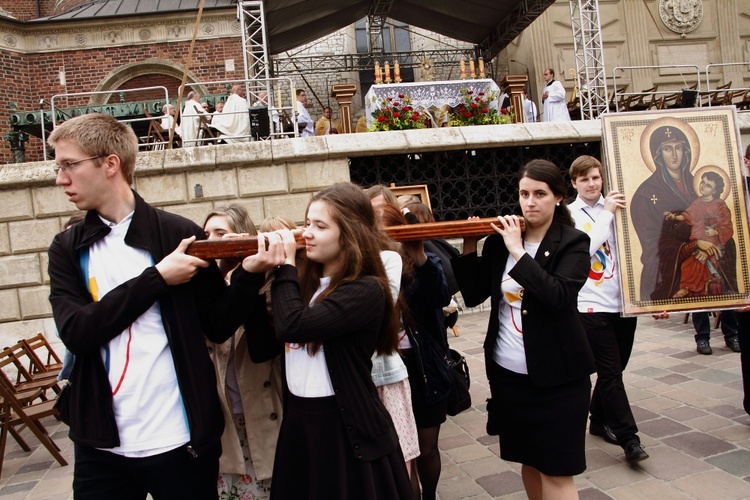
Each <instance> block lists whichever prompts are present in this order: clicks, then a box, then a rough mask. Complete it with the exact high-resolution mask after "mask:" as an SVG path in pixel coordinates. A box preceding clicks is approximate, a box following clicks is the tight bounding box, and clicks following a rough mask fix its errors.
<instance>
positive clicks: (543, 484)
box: [452, 160, 594, 499]
mask: <svg viewBox="0 0 750 500" xmlns="http://www.w3.org/2000/svg"><path fill="white" fill-rule="evenodd" d="M565 189H566V184H565V180H564V179H563V176H562V174H561V172H560V170H559V169H558V168H557V167H556V166H555V165H554V164H552V163H550V162H548V161H545V160H532V161H531V162H529V163H528V164H526V165H525V166H524V167H523V168H522V169H521V172H520V173H519V204H520V205H521V210H522V211H523V215H524V218H525V222H526V228H525V232H522V231H521V225H520V223H519V219H518V217H516V216H513V215H509V216H504V217H498V224H497V225H496V226H495V225H493V227H494V229H495V231H497V233H498V234H494V235H492V236H490V237H489V238H487V241H486V242H485V245H484V250H483V252H482V257H479V256H478V255H477V253H476V243H477V240H476V239H468V238H467V239H466V240H465V241H464V254H463V255H462V256H460V257H457V258H455V259H453V260H452V265H453V269H454V271H455V273H456V278H457V279H458V284H459V287H460V288H461V293H462V295H463V298H464V301H465V302H466V305H468V306H475V305H478V304H480V303H482V302H483V301H484V300H486V299H487V298H488V297H491V303H492V311H491V313H490V321H489V326H488V329H487V337H486V339H485V343H484V351H485V361H486V369H487V377H488V379H489V381H490V391H491V395H492V399H491V401H490V403H489V404H488V410H489V422H488V430H491V431H493V433H495V432H497V433H499V435H500V452H501V457H502V458H503V459H504V460H510V461H514V462H520V463H522V464H523V467H522V469H521V471H522V477H523V482H524V487H525V488H526V492H527V494H528V496H529V498H554V499H560V498H577V497H578V492H577V490H576V487H575V483H574V482H573V475H575V474H579V473H581V472H583V471H584V470H585V468H586V456H585V452H584V443H585V435H586V418H587V415H588V404H589V394H590V391H591V381H590V379H589V375H590V374H591V373H593V372H594V360H593V356H592V354H591V350H590V348H589V346H588V342H587V340H586V335H585V333H584V330H583V327H582V326H581V322H580V320H579V318H578V310H577V307H576V304H577V298H578V291H579V290H580V289H581V287H582V286H583V284H584V282H585V281H586V277H587V275H588V270H589V255H588V247H589V237H588V236H587V235H586V234H585V233H582V232H580V231H578V230H577V229H575V228H574V227H573V221H572V219H571V217H570V213H569V212H568V209H567V207H566V206H565V202H564V200H563V196H564V194H565Z"/></svg>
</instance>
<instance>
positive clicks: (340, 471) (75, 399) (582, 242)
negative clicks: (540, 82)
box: [49, 91, 748, 500]
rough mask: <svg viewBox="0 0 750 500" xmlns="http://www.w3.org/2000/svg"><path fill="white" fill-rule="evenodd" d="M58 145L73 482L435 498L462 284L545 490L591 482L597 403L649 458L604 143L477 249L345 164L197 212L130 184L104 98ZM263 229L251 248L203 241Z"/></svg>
mask: <svg viewBox="0 0 750 500" xmlns="http://www.w3.org/2000/svg"><path fill="white" fill-rule="evenodd" d="M233 95H237V96H238V99H244V97H242V96H241V93H240V92H239V91H238V92H237V93H236V94H233ZM195 102H196V109H197V107H198V106H199V103H198V102H197V101H195ZM300 103H301V104H302V105H304V97H303V98H302V100H301V101H300ZM228 105H229V104H228ZM168 111H169V110H168ZM327 119H328V120H329V123H328V125H327V129H328V130H332V129H334V128H335V127H334V122H333V121H332V120H331V119H330V117H328V118H327ZM49 142H50V144H51V145H52V146H53V147H54V148H55V157H56V170H57V178H56V183H57V184H58V185H60V186H61V187H62V188H63V189H64V191H65V194H66V195H67V196H68V198H69V201H70V202H72V203H73V204H75V206H76V208H78V209H79V210H82V211H85V212H86V214H85V216H84V217H83V219H82V220H81V221H80V222H77V223H74V224H72V225H71V227H70V228H68V229H66V230H65V231H64V232H62V233H60V234H58V235H57V236H56V237H55V239H54V241H53V242H52V244H51V246H50V249H49V276H50V288H51V292H50V302H51V305H52V310H53V315H54V319H55V323H56V325H57V328H58V330H59V334H60V337H61V338H62V340H63V342H64V344H65V346H66V347H67V349H68V350H69V351H70V354H71V356H68V357H66V360H67V361H66V363H67V364H68V365H69V366H68V367H67V369H66V372H65V373H66V375H67V377H68V379H69V383H68V384H67V385H66V386H65V388H64V389H63V391H62V393H61V394H60V397H59V400H58V403H57V405H58V409H59V411H60V415H61V417H62V419H63V420H64V421H65V422H66V423H67V424H68V425H69V426H70V438H71V439H72V440H73V441H74V443H75V470H74V479H73V489H74V494H75V496H76V498H81V499H86V498H92V499H94V498H97V499H98V498H110V497H112V498H127V499H130V498H133V499H142V498H145V497H146V495H147V494H151V495H152V496H153V497H154V498H175V499H177V498H206V499H208V498H217V497H219V496H221V498H279V499H297V498H371V499H383V498H389V499H390V498H402V499H425V500H429V499H434V498H436V491H437V486H438V483H439V479H440V472H441V463H440V452H439V449H438V439H439V435H440V428H441V424H442V423H443V422H445V420H446V411H447V410H446V408H447V400H448V395H449V393H450V391H451V374H450V370H449V368H448V366H447V364H446V362H445V360H446V357H447V355H448V340H447V335H446V326H447V325H446V312H445V308H446V306H448V305H449V303H450V302H451V297H452V295H453V294H455V293H457V292H458V291H460V293H461V295H462V297H463V300H464V302H465V303H466V305H468V306H474V305H477V304H480V303H482V302H484V301H485V300H487V299H490V304H491V313H490V319H489V324H488V326H487V336H486V340H485V343H484V351H485V368H486V374H487V378H488V380H489V385H490V392H491V398H490V399H489V400H488V403H487V418H488V422H487V432H488V433H489V434H491V435H498V436H499V440H500V453H501V457H502V458H503V459H504V460H508V461H511V462H518V463H520V464H521V465H522V467H521V473H522V478H523V483H524V487H525V489H526V492H527V494H528V496H529V498H533V499H559V498H562V499H566V498H577V490H576V486H575V482H574V476H575V475H577V474H580V473H582V472H583V471H584V470H585V468H586V456H585V449H584V446H585V433H586V431H587V420H589V421H590V422H589V423H588V432H589V433H591V434H593V435H596V436H600V437H602V438H603V439H605V440H606V441H608V442H611V443H614V444H617V445H619V446H621V447H622V448H623V452H624V456H625V460H626V461H627V462H629V463H631V464H635V463H638V462H640V461H642V460H645V459H647V458H649V455H648V453H647V452H646V450H645V449H644V448H643V446H642V445H641V442H640V439H639V437H638V428H637V424H636V422H635V419H634V416H633V413H632V411H631V409H630V403H629V401H628V397H627V393H626V390H625V386H624V382H623V371H624V370H625V368H626V366H627V363H628V359H629V357H630V354H631V351H632V348H633V342H634V339H635V331H636V320H635V319H633V318H624V317H622V316H621V314H620V313H621V312H622V302H621V295H620V283H619V278H618V272H617V271H616V270H617V268H618V266H619V262H618V256H617V250H616V247H615V244H614V223H613V220H614V214H615V213H616V212H617V211H618V210H622V209H623V208H624V207H625V199H624V196H623V195H622V194H620V193H619V192H618V191H616V190H613V191H610V192H609V193H606V195H605V194H603V193H602V166H601V163H600V162H599V161H598V160H597V159H596V158H593V157H591V156H582V157H579V158H577V159H576V160H575V161H574V162H573V163H572V165H571V166H570V169H569V176H570V180H571V182H572V185H573V187H574V188H575V189H576V191H577V197H576V199H575V200H574V201H573V202H572V203H570V204H567V203H566V200H565V193H566V191H567V187H568V186H567V185H566V181H565V179H564V177H563V175H562V173H561V171H560V169H559V168H558V167H557V166H556V165H554V164H553V163H551V162H549V161H546V160H532V161H530V162H528V163H527V164H526V165H524V166H523V168H522V169H521V170H520V172H519V173H518V204H519V206H520V209H521V212H522V214H523V218H520V217H518V216H515V215H508V216H501V217H498V219H497V222H496V223H494V224H493V225H492V227H493V229H494V233H493V234H492V235H491V236H489V237H487V239H486V240H485V242H484V246H483V250H482V252H481V255H479V253H478V252H477V247H478V241H479V238H478V237H466V238H464V241H463V251H462V253H461V254H459V253H458V252H457V251H456V250H455V249H454V248H452V247H451V246H450V245H448V244H446V243H445V242H444V241H441V240H434V241H415V242H404V243H399V242H396V241H394V240H392V239H390V238H389V237H388V236H387V233H386V231H384V229H385V228H386V227H389V226H394V225H403V224H409V223H415V224H419V223H423V222H429V221H431V220H434V219H432V214H431V212H430V210H429V207H427V206H426V205H424V204H423V203H421V200H419V199H418V198H417V199H415V198H414V197H405V198H400V199H397V198H396V197H395V196H394V195H393V193H392V192H391V191H390V190H389V189H388V188H385V187H384V186H373V187H371V188H369V189H367V190H363V189H362V188H361V187H359V186H356V185H354V184H352V183H348V182H344V183H338V184H334V185H332V186H330V187H328V188H325V189H323V190H322V191H320V192H318V193H317V194H315V195H314V196H313V197H312V199H311V201H310V203H309V204H308V207H307V211H306V213H305V224H304V227H303V228H300V229H297V228H296V226H295V224H294V223H293V222H291V221H288V220H285V219H282V218H279V217H269V218H268V219H266V220H264V221H262V222H261V223H260V224H259V229H260V230H256V225H255V224H254V223H253V221H252V220H251V219H250V217H249V215H248V213H247V211H246V210H245V209H244V208H243V207H242V206H240V205H236V204H233V205H228V206H224V207H216V208H215V209H214V210H212V211H211V212H210V213H209V214H207V215H206V218H205V222H204V224H203V227H200V226H197V225H196V224H194V223H192V222H190V221H188V220H186V219H184V218H182V217H180V216H177V215H174V214H170V213H168V212H166V211H162V210H157V209H155V208H153V207H152V206H150V205H149V204H148V203H147V202H146V201H145V200H143V199H142V198H141V197H140V196H139V195H138V194H137V193H136V192H135V191H134V190H132V189H131V184H132V182H133V172H134V168H135V158H136V154H137V148H138V141H137V138H136V136H135V134H134V133H133V131H132V130H131V129H130V128H129V127H128V126H127V125H124V124H122V123H119V122H117V121H116V120H115V119H114V118H112V117H109V116H106V115H101V114H89V115H83V116H80V117H76V118H74V119H71V120H69V121H66V122H65V123H63V124H62V125H61V126H59V127H57V128H56V129H55V130H54V131H53V133H52V134H51V135H50V137H49ZM295 230H296V233H295V232H294V231H295ZM251 236H252V237H255V238H257V242H258V250H257V253H255V254H253V255H250V256H248V257H245V258H236V259H219V260H216V261H207V260H203V259H199V258H197V257H194V256H191V255H189V254H188V253H186V250H187V248H188V246H189V245H190V244H191V243H192V242H194V241H196V240H197V239H203V238H207V239H212V240H215V239H226V238H232V237H251ZM300 237H301V239H302V241H303V242H304V244H303V245H302V246H300V244H299V243H298V239H299V238H300ZM747 315H748V313H746V312H744V310H743V311H742V314H740V315H739V318H740V325H741V326H742V327H743V328H745V325H746V323H748V321H747V319H746V317H747ZM740 338H741V339H743V337H740ZM593 373H596V374H597V378H596V384H595V386H594V387H593V393H592V391H591V389H592V387H591V378H590V376H591V375H592V374H593ZM746 407H747V405H746Z"/></svg>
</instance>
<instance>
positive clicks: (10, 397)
mask: <svg viewBox="0 0 750 500" xmlns="http://www.w3.org/2000/svg"><path fill="white" fill-rule="evenodd" d="M0 398H2V408H3V410H2V413H3V419H2V429H1V430H0V457H4V456H5V444H6V442H7V438H8V433H10V434H11V435H12V436H13V437H14V438H16V440H18V439H21V441H19V443H18V444H19V445H20V446H21V448H23V449H24V450H25V451H30V448H29V446H28V444H26V442H25V441H24V440H23V438H21V436H20V435H19V429H17V427H20V428H22V427H26V428H28V429H29V430H30V431H31V432H32V434H34V436H36V438H37V439H38V440H39V442H40V443H42V444H43V445H44V447H45V448H47V451H49V452H50V454H51V455H52V456H53V457H54V458H55V460H57V462H58V463H59V464H60V465H68V462H66V461H65V459H64V458H63V456H62V455H61V454H60V447H59V446H57V444H56V443H55V441H54V440H53V439H52V437H51V436H50V435H49V433H48V432H47V429H46V428H45V427H44V425H43V424H42V422H41V420H42V419H43V418H45V417H50V416H52V417H57V410H56V409H55V401H54V400H51V401H44V402H42V403H37V404H31V405H27V404H24V402H23V401H22V400H19V399H18V396H17V394H16V393H14V392H13V390H12V388H11V387H10V386H9V385H8V384H7V382H6V381H5V380H3V379H2V378H0ZM22 443H23V444H22Z"/></svg>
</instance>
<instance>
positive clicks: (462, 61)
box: [461, 59, 466, 80]
mask: <svg viewBox="0 0 750 500" xmlns="http://www.w3.org/2000/svg"><path fill="white" fill-rule="evenodd" d="M461 80H466V63H465V62H464V60H463V59H461Z"/></svg>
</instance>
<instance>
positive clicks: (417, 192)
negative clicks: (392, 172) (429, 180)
mask: <svg viewBox="0 0 750 500" xmlns="http://www.w3.org/2000/svg"><path fill="white" fill-rule="evenodd" d="M388 189H390V190H391V192H392V193H393V194H394V195H395V196H396V198H398V197H399V196H404V195H410V194H411V195H414V196H418V197H419V199H420V200H421V201H422V203H424V204H425V205H427V206H428V207H429V209H430V211H432V204H430V191H429V190H428V189H427V184H413V185H411V186H396V185H395V184H393V183H391V185H390V186H388Z"/></svg>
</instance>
